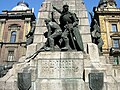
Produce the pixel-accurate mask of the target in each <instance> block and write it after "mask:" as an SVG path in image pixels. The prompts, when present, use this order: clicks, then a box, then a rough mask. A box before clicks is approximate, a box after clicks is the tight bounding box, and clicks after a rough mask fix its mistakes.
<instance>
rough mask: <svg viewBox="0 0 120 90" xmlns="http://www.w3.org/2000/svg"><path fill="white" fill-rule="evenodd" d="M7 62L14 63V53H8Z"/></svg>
mask: <svg viewBox="0 0 120 90" xmlns="http://www.w3.org/2000/svg"><path fill="white" fill-rule="evenodd" d="M8 61H14V51H8Z"/></svg>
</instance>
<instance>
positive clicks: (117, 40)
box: [113, 39, 119, 48]
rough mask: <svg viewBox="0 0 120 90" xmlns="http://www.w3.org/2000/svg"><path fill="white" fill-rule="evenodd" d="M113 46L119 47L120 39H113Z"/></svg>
mask: <svg viewBox="0 0 120 90" xmlns="http://www.w3.org/2000/svg"><path fill="white" fill-rule="evenodd" d="M113 48H119V39H113Z"/></svg>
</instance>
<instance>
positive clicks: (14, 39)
mask: <svg viewBox="0 0 120 90" xmlns="http://www.w3.org/2000/svg"><path fill="white" fill-rule="evenodd" d="M15 41H16V31H13V32H11V37H10V42H11V43H14V42H15Z"/></svg>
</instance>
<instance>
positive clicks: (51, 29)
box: [44, 19, 62, 51]
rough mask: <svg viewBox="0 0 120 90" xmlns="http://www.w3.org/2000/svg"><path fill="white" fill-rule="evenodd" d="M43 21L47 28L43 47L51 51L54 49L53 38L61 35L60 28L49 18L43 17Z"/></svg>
mask: <svg viewBox="0 0 120 90" xmlns="http://www.w3.org/2000/svg"><path fill="white" fill-rule="evenodd" d="M45 23H46V26H47V29H48V35H47V37H48V38H47V42H46V43H45V46H44V49H45V50H46V51H51V50H54V44H55V39H56V38H57V37H60V36H61V34H62V30H61V28H60V26H59V25H58V24H57V23H56V22H53V21H52V20H51V19H45Z"/></svg>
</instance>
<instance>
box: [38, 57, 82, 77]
mask: <svg viewBox="0 0 120 90" xmlns="http://www.w3.org/2000/svg"><path fill="white" fill-rule="evenodd" d="M82 74H83V60H72V59H71V60H39V61H38V78H82Z"/></svg>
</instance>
